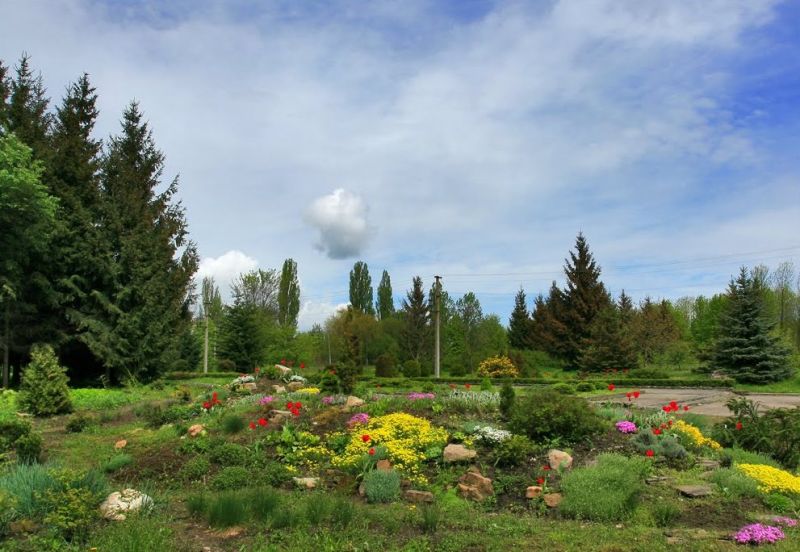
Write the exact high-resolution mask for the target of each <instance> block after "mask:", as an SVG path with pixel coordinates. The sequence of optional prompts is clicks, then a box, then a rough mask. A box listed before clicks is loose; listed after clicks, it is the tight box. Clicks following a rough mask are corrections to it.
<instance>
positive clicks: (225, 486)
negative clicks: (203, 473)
mask: <svg viewBox="0 0 800 552" xmlns="http://www.w3.org/2000/svg"><path fill="white" fill-rule="evenodd" d="M250 479H251V477H250V472H249V471H248V470H246V469H245V468H242V467H241V466H228V467H227V468H223V469H222V471H220V472H219V473H218V474H217V475H216V476H215V477H214V479H213V480H212V481H211V486H212V487H213V488H214V489H217V490H220V491H224V490H236V489H241V488H243V487H246V486H247V484H248V483H249V482H250Z"/></svg>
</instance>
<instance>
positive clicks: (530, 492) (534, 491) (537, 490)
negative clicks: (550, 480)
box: [525, 485, 544, 499]
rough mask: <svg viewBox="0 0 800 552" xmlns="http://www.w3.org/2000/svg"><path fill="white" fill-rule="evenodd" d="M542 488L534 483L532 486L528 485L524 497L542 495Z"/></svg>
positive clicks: (530, 497) (529, 497)
mask: <svg viewBox="0 0 800 552" xmlns="http://www.w3.org/2000/svg"><path fill="white" fill-rule="evenodd" d="M543 490H544V489H542V488H541V487H539V486H538V485H534V486H533V487H528V488H527V489H526V490H525V498H527V499H532V498H539V497H540V496H542V491H543Z"/></svg>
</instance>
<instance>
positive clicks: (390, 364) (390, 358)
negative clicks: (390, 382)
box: [375, 353, 397, 378]
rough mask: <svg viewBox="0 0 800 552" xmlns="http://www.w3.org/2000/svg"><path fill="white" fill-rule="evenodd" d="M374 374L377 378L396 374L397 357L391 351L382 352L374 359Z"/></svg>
mask: <svg viewBox="0 0 800 552" xmlns="http://www.w3.org/2000/svg"><path fill="white" fill-rule="evenodd" d="M375 375H376V376H377V377H379V378H393V377H395V376H397V359H396V358H395V357H394V355H393V354H391V353H383V354H382V355H380V356H378V358H377V359H375Z"/></svg>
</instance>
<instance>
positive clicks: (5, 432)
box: [0, 418, 42, 464]
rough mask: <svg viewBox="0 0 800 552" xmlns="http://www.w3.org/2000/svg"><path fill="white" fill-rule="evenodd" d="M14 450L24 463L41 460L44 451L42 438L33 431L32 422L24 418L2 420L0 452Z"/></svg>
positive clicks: (0, 423) (0, 422)
mask: <svg viewBox="0 0 800 552" xmlns="http://www.w3.org/2000/svg"><path fill="white" fill-rule="evenodd" d="M10 450H14V451H15V452H16V453H17V459H18V460H19V461H20V462H22V463H24V464H31V463H35V462H38V461H39V456H40V455H41V452H42V438H41V436H40V435H39V434H38V433H33V430H32V427H31V424H29V423H28V422H26V421H24V420H18V419H13V418H12V419H9V420H5V421H0V454H2V453H4V452H7V451H10Z"/></svg>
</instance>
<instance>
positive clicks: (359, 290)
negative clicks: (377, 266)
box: [350, 261, 375, 314]
mask: <svg viewBox="0 0 800 552" xmlns="http://www.w3.org/2000/svg"><path fill="white" fill-rule="evenodd" d="M350 304H351V305H352V306H353V308H354V309H356V310H357V311H359V312H363V313H364V314H375V308H374V306H373V296H372V278H371V277H370V275H369V268H368V267H367V263H365V262H364V261H358V262H356V264H354V265H353V270H351V271H350Z"/></svg>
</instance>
